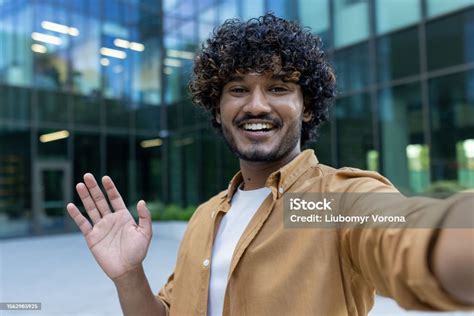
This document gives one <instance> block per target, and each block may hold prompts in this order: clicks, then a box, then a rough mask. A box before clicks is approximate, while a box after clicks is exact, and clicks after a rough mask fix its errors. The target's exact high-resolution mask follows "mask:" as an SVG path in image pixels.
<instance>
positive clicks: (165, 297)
mask: <svg viewBox="0 0 474 316" xmlns="http://www.w3.org/2000/svg"><path fill="white" fill-rule="evenodd" d="M173 282H174V273H172V274H171V275H170V276H169V278H168V281H167V282H166V284H165V285H164V286H163V287H162V288H161V289H160V292H159V293H158V295H157V298H158V299H159V300H160V301H161V302H162V303H163V305H164V306H165V309H166V315H167V316H168V315H169V314H170V306H171V294H172V292H173Z"/></svg>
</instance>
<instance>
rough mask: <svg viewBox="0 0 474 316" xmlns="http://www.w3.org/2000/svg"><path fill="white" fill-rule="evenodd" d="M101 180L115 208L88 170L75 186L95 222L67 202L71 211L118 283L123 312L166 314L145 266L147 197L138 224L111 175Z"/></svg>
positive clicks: (148, 224)
mask: <svg viewBox="0 0 474 316" xmlns="http://www.w3.org/2000/svg"><path fill="white" fill-rule="evenodd" d="M102 184H103V186H104V188H105V190H106V192H107V197H108V198H109V201H110V204H111V206H112V209H110V207H109V205H108V203H107V200H106V198H105V196H104V194H103V192H102V190H101V189H100V188H99V186H98V185H97V182H96V180H95V178H94V176H93V175H92V174H90V173H87V174H85V175H84V183H78V184H77V186H76V190H77V193H78V194H79V197H80V198H81V201H82V203H83V205H84V207H85V209H86V212H87V214H88V215H89V217H90V218H91V220H92V224H91V223H90V222H89V221H88V220H87V219H86V218H85V217H84V216H83V215H82V214H81V212H80V211H79V209H78V208H77V207H76V205H74V204H73V203H69V204H68V205H67V210H68V213H69V215H70V216H71V217H72V218H73V219H74V222H75V223H76V224H77V226H78V227H79V229H80V230H81V232H82V234H83V235H84V238H85V240H86V242H87V245H88V247H89V249H90V251H91V252H92V254H93V256H94V258H95V259H96V261H97V263H98V264H99V266H100V267H101V268H102V270H104V272H105V273H106V274H107V276H108V277H109V278H110V279H112V281H113V282H114V284H115V286H116V287H117V291H118V295H119V299H120V304H121V306H122V310H123V312H124V315H165V307H164V305H163V304H162V303H161V301H159V300H158V299H157V298H156V297H155V296H154V295H153V293H152V291H151V289H150V286H149V284H148V280H147V278H146V276H145V273H144V271H143V266H142V262H143V260H144V259H145V256H146V253H147V251H148V246H149V245H150V240H151V236H152V227H151V216H150V212H149V211H148V209H147V207H146V205H145V202H144V201H140V202H138V204H137V211H138V216H139V221H138V225H137V223H136V222H135V220H134V219H133V217H132V215H131V214H130V212H129V211H128V209H127V207H126V206H125V203H124V201H123V199H122V197H121V196H120V193H119V192H118V190H117V188H116V187H115V185H114V183H113V182H112V179H110V177H108V176H105V177H103V178H102Z"/></svg>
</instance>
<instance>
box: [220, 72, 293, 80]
mask: <svg viewBox="0 0 474 316" xmlns="http://www.w3.org/2000/svg"><path fill="white" fill-rule="evenodd" d="M235 81H243V82H245V81H285V76H284V75H283V74H273V73H271V72H265V73H258V72H249V73H245V74H240V73H235V74H234V75H232V76H230V78H229V82H235Z"/></svg>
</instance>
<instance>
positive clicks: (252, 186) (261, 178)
mask: <svg viewBox="0 0 474 316" xmlns="http://www.w3.org/2000/svg"><path fill="white" fill-rule="evenodd" d="M300 152H301V150H300V149H299V146H297V147H296V148H295V149H294V150H293V151H291V152H290V153H288V154H287V155H285V156H284V157H282V158H280V159H278V160H275V161H247V160H242V159H241V160H240V171H241V173H242V177H243V179H244V186H243V190H245V191H249V190H256V189H260V188H263V187H264V186H265V182H266V181H267V178H268V176H269V175H270V174H272V173H273V172H275V171H277V170H278V169H280V168H281V167H283V166H285V165H286V164H287V163H289V162H290V161H292V160H293V159H294V158H295V157H296V156H298V154H299V153H300Z"/></svg>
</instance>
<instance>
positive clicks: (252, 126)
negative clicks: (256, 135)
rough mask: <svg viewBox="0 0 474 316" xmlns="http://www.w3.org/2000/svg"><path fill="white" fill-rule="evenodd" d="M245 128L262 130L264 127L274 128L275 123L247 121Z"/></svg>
mask: <svg viewBox="0 0 474 316" xmlns="http://www.w3.org/2000/svg"><path fill="white" fill-rule="evenodd" d="M243 127H244V129H246V130H251V131H260V130H263V129H267V130H268V129H272V128H273V125H272V124H269V123H246V124H244V126H243Z"/></svg>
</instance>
